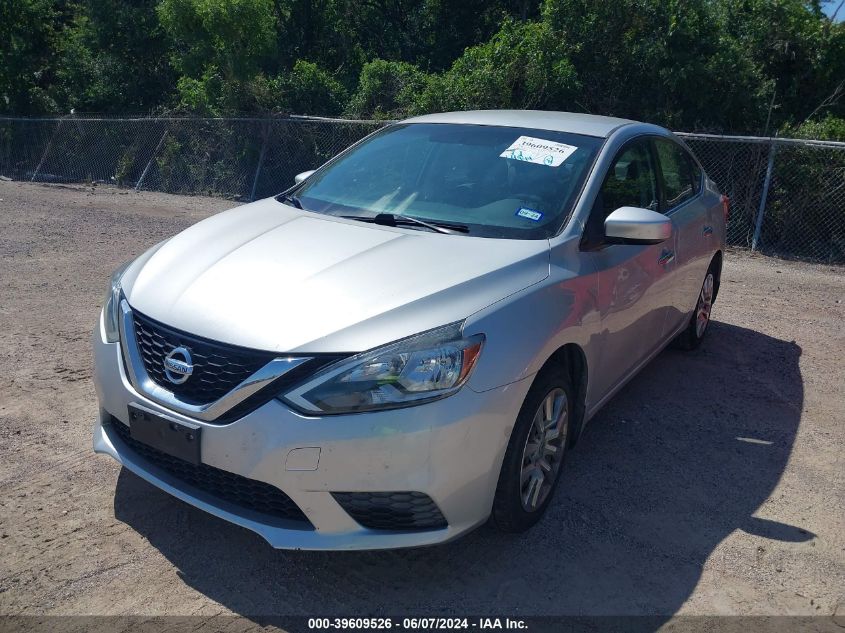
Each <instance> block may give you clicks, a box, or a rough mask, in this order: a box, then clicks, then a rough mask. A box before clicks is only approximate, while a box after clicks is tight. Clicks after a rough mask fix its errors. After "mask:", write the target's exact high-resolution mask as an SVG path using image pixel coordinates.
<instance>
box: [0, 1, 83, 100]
mask: <svg viewBox="0 0 845 633" xmlns="http://www.w3.org/2000/svg"><path fill="white" fill-rule="evenodd" d="M54 4H55V3H54V2H52V1H51V0H0V111H2V112H8V113H11V114H19V115H32V114H44V113H47V112H55V111H57V110H58V109H59V108H60V107H61V105H60V104H59V103H57V102H56V100H55V99H54V98H53V94H52V93H53V86H54V81H55V66H54V60H53V57H52V51H53V50H54V48H55V45H56V40H57V38H58V35H59V33H60V32H61V29H62V25H63V23H64V22H66V21H67V20H69V19H70V14H69V13H68V12H65V11H61V10H59V9H58V8H57V7H56V6H54Z"/></svg>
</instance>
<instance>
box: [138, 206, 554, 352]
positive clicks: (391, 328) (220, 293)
mask: <svg viewBox="0 0 845 633" xmlns="http://www.w3.org/2000/svg"><path fill="white" fill-rule="evenodd" d="M548 274H549V246H548V241H546V240H497V239H485V238H473V237H467V236H460V235H445V234H439V233H430V232H427V231H426V232H422V231H415V230H405V229H400V228H393V227H383V226H377V225H372V224H364V223H361V222H357V221H354V220H343V219H339V218H332V217H329V216H325V215H319V214H316V213H310V212H305V211H300V210H298V209H294V208H292V207H289V206H287V205H283V204H281V203H279V202H277V201H276V200H274V199H272V198H271V199H267V200H262V201H259V202H255V203H252V204H248V205H244V206H242V207H239V208H236V209H232V210H230V211H226V212H224V213H220V214H218V215H216V216H213V217H211V218H208V219H206V220H204V221H202V222H199V223H198V224H196V225H194V226H192V227H190V228H189V229H187V230H185V231H183V232H182V233H180V234H178V235H176V236H175V237H173V238H172V239H170V240H168V241H166V242H164V243H163V244H162V245H160V246H159V247H158V248H157V249H151V250H150V251H149V252H148V253H147V254H146V255H145V256H143V257H141V258H139V259H138V260H137V261H136V262H135V263H134V264H133V265H132V266H131V267H130V268H129V269H128V270H127V273H126V274H125V276H124V279H123V290H124V293H125V296H126V298H127V300H128V301H129V304H130V305H131V306H132V307H133V308H134V309H136V310H138V311H140V312H142V313H143V314H145V315H147V316H149V317H151V318H153V319H156V320H158V321H161V322H162V323H165V324H167V325H170V326H171V327H174V328H177V329H181V330H184V331H187V332H190V333H193V334H196V335H199V336H203V337H206V338H209V339H213V340H216V341H221V342H225V343H231V344H235V345H241V346H244V347H251V348H254V349H263V350H271V351H278V352H291V353H302V352H307V353H320V352H355V351H362V350H365V349H369V348H372V347H375V346H377V345H381V344H383V343H387V342H390V341H394V340H396V339H399V338H402V337H405V336H410V335H412V334H416V333H418V332H421V331H424V330H427V329H430V328H434V327H438V326H440V325H444V324H446V323H451V322H454V321H458V320H461V319H464V318H466V317H467V316H469V315H470V314H472V313H474V312H476V311H478V310H480V309H482V308H484V307H487V306H488V305H490V304H492V303H494V302H496V301H498V300H500V299H502V298H504V297H506V296H508V295H510V294H512V293H514V292H517V291H519V290H521V289H523V288H525V287H527V286H529V285H532V284H534V283H537V282H539V281H541V280H542V279H544V278H545V277H547V276H548Z"/></svg>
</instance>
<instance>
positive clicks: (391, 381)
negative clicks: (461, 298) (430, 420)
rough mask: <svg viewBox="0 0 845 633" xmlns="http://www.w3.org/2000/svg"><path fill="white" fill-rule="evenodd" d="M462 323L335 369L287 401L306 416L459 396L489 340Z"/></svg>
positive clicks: (286, 397) (350, 360)
mask: <svg viewBox="0 0 845 633" xmlns="http://www.w3.org/2000/svg"><path fill="white" fill-rule="evenodd" d="M460 325H461V324H460V323H453V324H451V325H447V326H444V327H441V328H437V329H435V330H430V331H428V332H423V333H422V334H417V335H415V336H412V337H410V338H406V339H402V340H401V341H397V342H396V343H391V344H390V345H387V346H385V347H380V348H378V349H374V350H371V351H369V352H363V353H361V354H358V355H356V356H353V357H352V358H348V359H345V360H342V361H340V362H339V363H336V364H335V365H332V366H330V367H328V368H326V369H324V370H323V371H321V372H320V373H319V374H317V375H316V376H315V377H314V378H312V379H311V380H309V381H308V382H307V383H305V384H303V385H300V386H299V387H297V388H295V389H293V390H292V391H290V392H288V393H286V394H284V395H283V396H282V399H283V400H285V401H286V402H288V403H289V404H291V405H292V406H294V407H295V408H297V409H299V410H301V411H304V412H306V413H315V414H326V413H356V412H360V411H373V410H377V409H395V408H397V407H406V406H410V405H414V404H421V403H422V402H427V401H430V400H435V399H437V398H443V397H445V396H448V395H451V394H453V393H455V392H456V391H457V390H458V389H460V388H461V386H462V385H463V384H464V383H465V382H466V380H467V378H468V377H469V375H470V372H472V368H473V367H474V366H475V362H476V360H478V355H479V353H480V352H481V346H482V345H483V344H484V335H483V334H476V335H475V336H470V337H468V338H462V337H461V327H460Z"/></svg>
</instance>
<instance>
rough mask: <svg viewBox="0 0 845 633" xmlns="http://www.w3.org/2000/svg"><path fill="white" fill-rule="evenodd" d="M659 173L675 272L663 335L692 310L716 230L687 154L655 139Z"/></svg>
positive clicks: (677, 146) (694, 165) (671, 143)
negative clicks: (671, 235)
mask: <svg viewBox="0 0 845 633" xmlns="http://www.w3.org/2000/svg"><path fill="white" fill-rule="evenodd" d="M654 148H655V153H656V154H657V161H658V164H659V168H660V169H659V171H660V189H661V209H662V211H663V213H665V214H666V215H667V216H668V217H670V218H671V219H672V224H673V231H674V233H675V246H676V248H675V260H676V265H675V270H674V271H673V273H672V279H671V284H672V289H671V302H670V306H669V309H668V311H667V315H666V335H667V336H668V335H670V334H672V333H673V332H675V331H676V330H678V329H679V328H681V326H682V325H684V324H685V323H686V322H687V320H688V318H689V315H690V312H691V311H692V309H693V308H694V307H695V302H696V300H697V298H698V293H699V291H700V290H701V283H702V282H703V281H704V275H705V273H706V272H707V266H708V265H709V263H710V256H711V254H712V248H710V242H712V241H715V240H716V239H717V237H716V231H715V227H713V226H710V225H708V215H707V207H706V205H705V204H704V202H703V198H702V193H701V188H702V182H701V181H702V173H701V169H700V168H699V167H698V164H697V163H696V162H695V160H694V159H693V158H692V156H690V154H689V152H688V151H687V150H686V148H684V147H683V146H681V144H680V143H677V142H675V141H674V140H672V139H669V138H663V137H658V138H654Z"/></svg>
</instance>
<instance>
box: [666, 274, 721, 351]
mask: <svg viewBox="0 0 845 633" xmlns="http://www.w3.org/2000/svg"><path fill="white" fill-rule="evenodd" d="M716 274H717V273H716V269H715V266H714V265H713V264H711V265H710V268H709V269H708V270H707V275H705V277H704V283H703V284H701V291H700V292H699V293H698V301H697V302H696V304H695V310H693V312H692V316H691V317H690V322H689V325H687V329H685V330H684V331H683V332H681V333H680V334H679V335H678V338H677V339H675V343H676V345H677V346H678V347H680V348H681V349H686V350H692V349H695V348H696V347H698V346H699V345H701V341H703V340H704V335H705V334H707V328H708V326H709V325H710V313H711V311H712V310H713V300H714V299H715V297H716V284H717V281H718V280H717V279H716Z"/></svg>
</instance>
